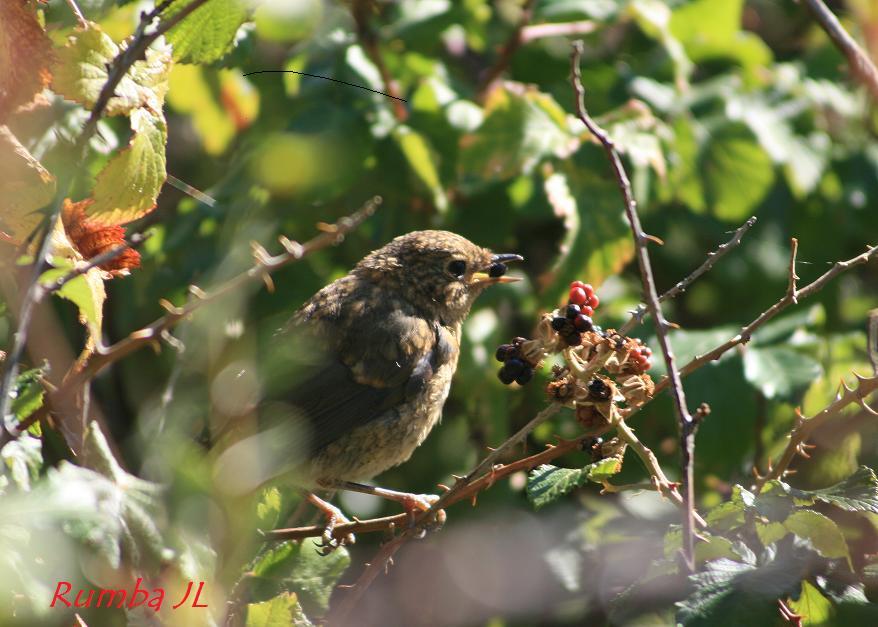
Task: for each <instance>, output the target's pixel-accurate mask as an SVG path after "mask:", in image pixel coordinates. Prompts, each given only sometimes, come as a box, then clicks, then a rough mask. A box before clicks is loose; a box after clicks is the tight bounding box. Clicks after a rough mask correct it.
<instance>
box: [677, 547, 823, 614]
mask: <svg viewBox="0 0 878 627" xmlns="http://www.w3.org/2000/svg"><path fill="white" fill-rule="evenodd" d="M803 553H804V552H803ZM812 555H813V554H812ZM808 561H809V558H808V556H807V555H804V554H795V555H792V556H788V557H785V558H783V559H780V558H778V559H775V560H773V561H770V562H768V563H767V564H765V565H763V566H760V567H758V568H757V567H755V566H754V565H753V564H745V563H742V562H738V561H734V560H730V559H727V558H720V559H718V560H713V561H711V562H708V563H707V564H705V569H704V571H702V572H699V573H697V574H695V575H691V576H690V577H689V579H690V581H691V582H692V584H693V586H694V591H693V592H692V594H690V595H689V597H687V598H686V599H685V600H684V601H681V602H679V603H677V606H678V607H679V608H680V610H679V612H678V622H679V623H681V624H683V625H686V626H687V627H694V626H697V627H702V626H703V627H708V626H709V627H740V626H741V625H773V624H774V620H775V618H776V616H777V599H778V598H779V597H783V596H786V595H788V594H791V593H792V592H793V591H795V590H798V586H799V582H800V581H801V579H802V576H803V575H804V574H805V569H806V566H807V564H808Z"/></svg>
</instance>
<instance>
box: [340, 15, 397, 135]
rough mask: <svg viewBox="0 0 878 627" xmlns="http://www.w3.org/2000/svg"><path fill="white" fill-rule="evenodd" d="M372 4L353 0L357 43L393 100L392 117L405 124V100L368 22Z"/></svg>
mask: <svg viewBox="0 0 878 627" xmlns="http://www.w3.org/2000/svg"><path fill="white" fill-rule="evenodd" d="M371 6H372V3H371V2H370V1H369V0H355V2H354V3H353V4H352V5H351V13H352V15H353V17H354V23H355V25H356V27H357V41H359V42H360V46H361V47H362V48H363V50H364V51H365V53H366V56H368V57H369V60H370V61H372V63H373V64H374V65H375V67H376V68H378V74H379V75H380V76H381V81H382V82H383V83H384V89H385V91H386V92H387V95H389V96H390V97H391V98H392V99H393V100H392V103H393V115H394V117H395V118H396V119H397V120H398V121H399V122H405V121H406V120H407V119H408V116H409V113H408V110H407V109H406V108H405V104H404V103H405V99H404V98H403V97H402V95H401V94H402V92H400V90H399V83H397V82H396V80H395V79H394V78H393V75H392V74H391V73H390V70H389V69H387V64H386V63H384V57H383V55H382V54H381V48H380V46H379V45H378V36H377V35H376V34H375V31H374V30H373V29H372V25H371V22H370V17H371V15H370V13H371Z"/></svg>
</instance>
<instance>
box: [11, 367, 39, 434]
mask: <svg viewBox="0 0 878 627" xmlns="http://www.w3.org/2000/svg"><path fill="white" fill-rule="evenodd" d="M44 375H45V368H32V369H30V370H26V371H25V372H22V373H21V374H19V375H18V377H17V378H16V379H15V386H14V388H13V395H14V397H13V399H12V404H11V406H10V409H11V410H12V413H13V415H14V416H15V418H16V419H17V420H18V421H19V422H21V421H22V420H24V419H25V418H27V417H28V416H30V415H31V414H32V413H34V412H35V411H36V410H38V409H39V408H40V407H42V405H43V397H44V396H45V394H46V391H45V389H44V388H43V384H42V378H43V376H44Z"/></svg>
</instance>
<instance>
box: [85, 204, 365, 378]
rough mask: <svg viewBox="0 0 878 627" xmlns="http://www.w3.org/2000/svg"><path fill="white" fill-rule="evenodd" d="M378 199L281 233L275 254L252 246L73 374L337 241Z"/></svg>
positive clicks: (91, 371) (95, 368)
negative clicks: (299, 234) (308, 230)
mask: <svg viewBox="0 0 878 627" xmlns="http://www.w3.org/2000/svg"><path fill="white" fill-rule="evenodd" d="M380 203H381V198H380V197H377V196H376V197H375V198H373V199H371V200H370V201H369V202H367V203H366V204H365V205H364V206H363V207H362V208H360V209H359V210H357V211H356V212H354V213H353V214H351V215H349V216H347V217H345V218H342V219H341V220H339V221H338V222H336V223H335V224H333V225H328V226H324V228H323V232H322V233H320V235H317V236H315V237H314V238H312V239H311V240H309V241H307V242H305V243H304V244H299V243H298V242H293V241H290V240H288V239H287V238H285V237H281V238H280V239H281V244H282V245H283V246H284V249H285V250H284V252H282V253H280V254H278V255H274V256H271V255H269V254H268V253H267V252H266V251H265V249H264V248H262V247H261V246H258V245H256V246H254V248H255V253H254V256H255V258H256V261H255V263H254V264H253V266H251V267H250V268H249V269H248V270H245V271H244V272H241V273H240V274H238V275H236V276H234V277H232V278H231V279H229V280H228V281H226V282H224V283H222V284H221V285H219V286H217V287H216V288H214V289H213V290H211V291H210V292H204V291H202V290H200V289H199V288H196V287H194V286H193V288H191V289H190V291H192V292H193V293H194V295H195V296H196V298H192V299H190V300H189V301H188V302H187V303H186V304H185V305H183V306H182V307H174V306H173V305H170V304H169V303H165V308H166V309H167V313H166V314H165V315H164V316H162V317H161V318H158V319H157V320H155V321H153V322H152V323H150V324H148V325H146V326H145V327H142V328H140V329H138V330H136V331H133V332H132V333H130V334H128V337H126V338H124V339H122V340H119V341H118V342H116V343H115V344H113V345H111V346H108V347H106V348H98V349H97V350H96V351H95V352H94V353H92V354H91V355H90V356H89V358H88V359H87V360H86V361H85V363H83V364H81V366H80V368H79V369H78V371H77V372H76V373H75V375H74V378H75V379H91V378H92V377H94V376H95V375H96V374H97V373H98V372H100V371H101V370H102V369H104V368H105V367H107V366H108V365H110V364H112V363H114V362H116V361H118V360H119V359H121V358H122V357H125V356H126V355H129V354H131V353H133V352H134V351H137V350H139V349H141V348H143V347H144V346H147V345H149V344H150V343H152V342H154V341H156V340H158V339H159V338H160V337H161V334H162V332H164V331H165V330H167V329H170V328H171V327H173V326H174V325H176V324H177V323H179V322H180V321H181V320H183V319H185V318H187V317H189V316H190V315H191V314H192V313H193V312H195V310H196V309H199V308H200V307H202V306H203V305H206V304H207V303H210V302H213V301H215V300H217V299H219V298H221V297H222V296H225V295H227V294H229V293H231V292H234V291H236V290H237V289H239V288H240V287H242V286H243V285H246V284H248V283H255V282H258V281H263V280H265V279H266V278H267V277H268V276H269V275H270V274H272V273H273V272H276V271H277V270H279V269H281V268H283V267H285V266H288V265H289V264H291V263H295V262H297V261H300V260H301V259H302V258H303V257H305V256H307V255H309V254H311V253H313V252H315V251H317V250H321V249H323V248H327V247H329V246H334V245H336V244H338V243H340V242H341V241H342V240H343V239H344V237H345V235H347V234H348V233H349V232H351V231H352V230H354V229H355V228H357V227H358V226H359V225H360V224H362V222H363V221H364V220H366V218H368V217H369V216H371V215H372V214H373V213H374V212H375V209H376V208H377V206H378V205H379V204H380Z"/></svg>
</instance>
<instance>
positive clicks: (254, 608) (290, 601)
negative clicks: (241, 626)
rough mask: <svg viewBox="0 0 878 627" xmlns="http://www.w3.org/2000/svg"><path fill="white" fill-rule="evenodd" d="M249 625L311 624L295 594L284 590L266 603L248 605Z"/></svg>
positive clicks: (271, 626) (260, 626)
mask: <svg viewBox="0 0 878 627" xmlns="http://www.w3.org/2000/svg"><path fill="white" fill-rule="evenodd" d="M245 625H246V626H247V627H289V626H290V625H293V626H294V627H307V626H310V625H311V621H309V620H308V619H307V618H306V616H305V614H304V612H302V608H301V607H300V606H299V600H298V599H297V598H296V595H295V594H290V593H289V592H284V593H282V594H279V595H277V596H276V597H274V598H273V599H270V600H268V601H265V602H264V603H250V604H248V605H247V622H246V623H245Z"/></svg>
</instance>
